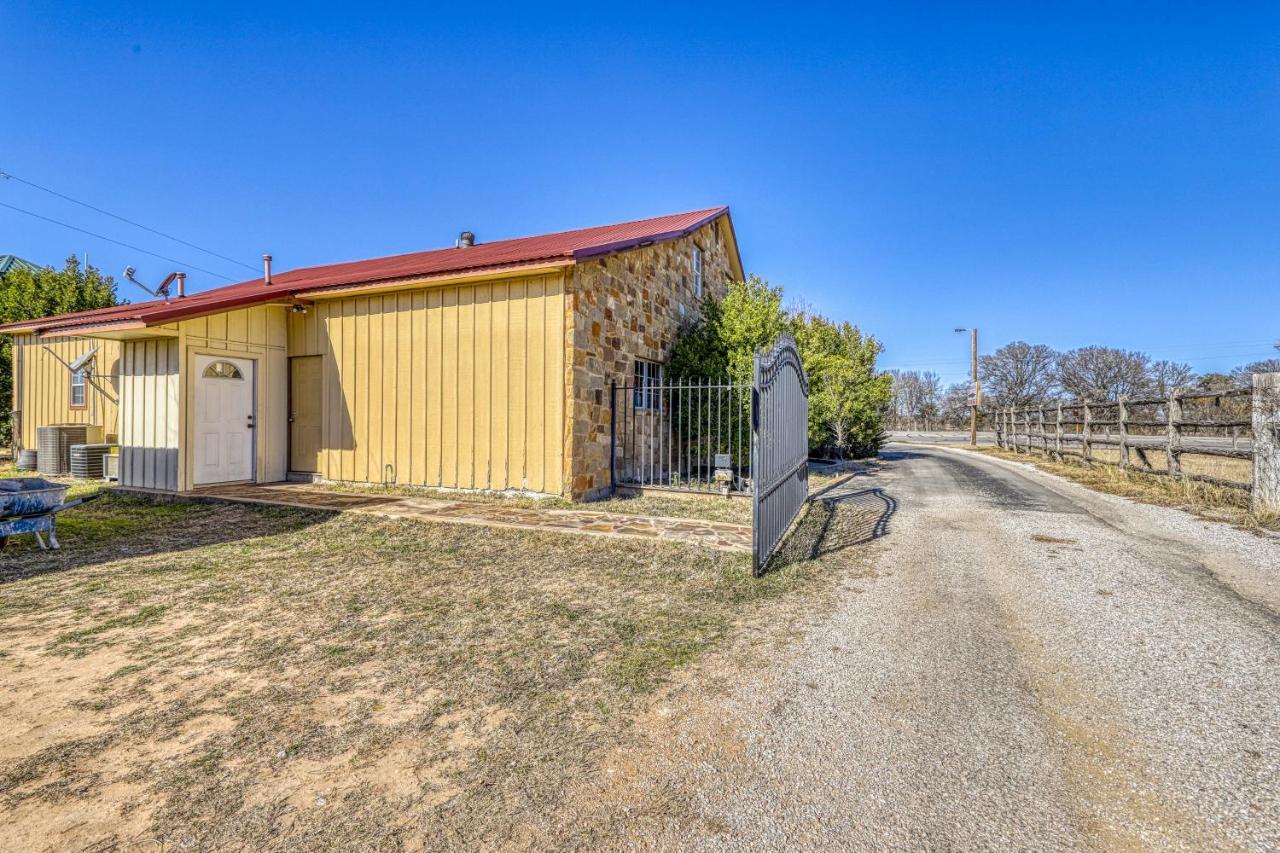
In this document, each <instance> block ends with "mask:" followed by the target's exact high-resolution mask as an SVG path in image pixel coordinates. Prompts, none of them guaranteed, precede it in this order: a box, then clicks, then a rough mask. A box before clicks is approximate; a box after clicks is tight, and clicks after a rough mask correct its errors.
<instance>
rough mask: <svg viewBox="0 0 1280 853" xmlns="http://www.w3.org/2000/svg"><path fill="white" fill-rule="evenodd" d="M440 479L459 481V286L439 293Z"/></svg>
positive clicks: (443, 482)
mask: <svg viewBox="0 0 1280 853" xmlns="http://www.w3.org/2000/svg"><path fill="white" fill-rule="evenodd" d="M441 300H442V304H441V308H440V310H441V326H442V329H443V335H444V337H443V342H442V346H441V353H442V358H441V365H440V378H441V388H440V398H441V404H442V405H441V416H440V422H441V430H440V438H441V441H440V482H441V485H445V486H450V487H456V486H457V485H458V288H456V287H450V288H446V289H445V291H444V293H442V294H441Z"/></svg>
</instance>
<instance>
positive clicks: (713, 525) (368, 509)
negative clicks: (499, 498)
mask: <svg viewBox="0 0 1280 853" xmlns="http://www.w3.org/2000/svg"><path fill="white" fill-rule="evenodd" d="M191 497H194V498H197V499H199V498H204V499H212V500H220V501H234V502H237V503H254V504H269V505H274V506H290V507H297V508H299V509H318V510H327V511H330V512H358V513H364V514H368V515H380V516H385V517H387V518H418V519H422V520H424V521H437V522H443V523H446V524H475V525H481V526H485V527H514V528H519V529H522V530H549V531H554V532H558V533H577V534H583V535H587V536H619V537H625V538H633V539H663V540H668V541H673V542H686V543H689V544H692V545H700V546H702V547H705V548H711V549H714V550H716V551H731V552H740V553H747V554H749V553H751V526H750V525H748V524H728V523H725V522H718V521H701V520H699V519H695V518H662V517H658V516H649V515H626V514H623V513H616V512H593V511H591V510H583V509H527V508H523V507H513V506H506V505H503V504H487V503H476V502H471V501H451V500H443V499H440V498H429V497H425V496H422V497H420V496H417V495H361V494H352V493H343V492H332V491H329V490H328V489H323V488H319V487H316V486H313V485H310V484H307V483H271V484H267V485H249V484H245V485H230V486H208V487H204V488H201V489H199V490H197V491H196V492H194V493H193V494H192V495H191Z"/></svg>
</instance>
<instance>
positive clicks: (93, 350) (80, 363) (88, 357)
mask: <svg viewBox="0 0 1280 853" xmlns="http://www.w3.org/2000/svg"><path fill="white" fill-rule="evenodd" d="M97 352H98V345H97V344H94V345H93V346H91V347H89V349H88V350H86V351H85V353H84V355H82V356H80V357H79V358H77V359H76V360H75V361H73V362H71V363H70V364H68V365H67V367H68V368H69V369H70V370H71V372H72V373H75V372H76V371H77V370H84V366H85V365H86V364H88V363H89V362H91V361H93V357H94V355H96V354H97Z"/></svg>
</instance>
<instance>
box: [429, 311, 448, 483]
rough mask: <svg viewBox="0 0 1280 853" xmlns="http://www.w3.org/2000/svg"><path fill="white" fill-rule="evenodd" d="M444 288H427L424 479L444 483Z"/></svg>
mask: <svg viewBox="0 0 1280 853" xmlns="http://www.w3.org/2000/svg"><path fill="white" fill-rule="evenodd" d="M443 309H444V292H443V291H442V290H429V291H427V359H426V360H427V434H426V438H427V483H429V484H430V485H433V486H440V485H443V484H444V453H443V448H444V438H443V437H444V371H443V368H442V365H443V363H444V310H443Z"/></svg>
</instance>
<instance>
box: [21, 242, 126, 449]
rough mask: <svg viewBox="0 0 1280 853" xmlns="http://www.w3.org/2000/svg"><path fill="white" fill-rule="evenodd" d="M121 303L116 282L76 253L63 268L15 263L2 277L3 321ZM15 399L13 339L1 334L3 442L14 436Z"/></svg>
mask: <svg viewBox="0 0 1280 853" xmlns="http://www.w3.org/2000/svg"><path fill="white" fill-rule="evenodd" d="M117 304H119V302H118V300H117V297H116V283H115V280H114V279H113V278H112V277H111V276H103V275H102V273H101V272H100V271H99V270H98V269H97V267H94V266H89V267H87V268H85V269H81V267H80V261H79V259H77V258H76V257H75V256H74V255H73V256H71V257H69V258H67V262H66V265H65V266H64V267H63V268H62V269H61V270H55V269H54V268H53V267H43V268H41V269H37V270H30V269H25V268H18V267H14V268H13V269H11V270H9V272H7V273H6V274H5V275H4V276H3V277H0V323H13V322H17V321H19V320H30V319H33V318H35V317H47V316H49V315H50V314H63V313H66V312H68V311H88V310H90V309H93V308H107V307H110V306H112V305H117ZM12 399H13V339H12V338H11V337H10V336H8V335H0V401H3V403H2V404H0V409H3V411H2V412H0V443H3V444H8V443H10V441H11V440H12V436H11V424H10V416H9V402H10V401H11V400H12Z"/></svg>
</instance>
